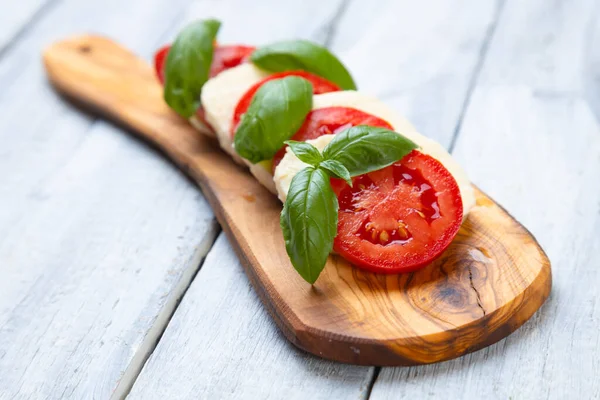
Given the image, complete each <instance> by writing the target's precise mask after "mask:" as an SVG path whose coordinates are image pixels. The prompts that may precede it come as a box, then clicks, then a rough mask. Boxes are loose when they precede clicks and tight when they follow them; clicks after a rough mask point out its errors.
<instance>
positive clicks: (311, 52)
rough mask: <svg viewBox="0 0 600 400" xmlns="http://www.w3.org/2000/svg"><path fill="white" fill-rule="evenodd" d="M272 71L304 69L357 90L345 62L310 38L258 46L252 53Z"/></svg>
mask: <svg viewBox="0 0 600 400" xmlns="http://www.w3.org/2000/svg"><path fill="white" fill-rule="evenodd" d="M250 61H252V62H253V63H254V64H255V65H256V66H257V67H260V68H262V69H265V70H267V71H270V72H284V71H295V70H302V71H306V72H310V73H312V74H315V75H318V76H321V77H323V78H325V79H327V80H328V81H330V82H333V83H335V84H336V85H338V86H339V87H340V88H341V89H344V90H356V84H355V83H354V80H353V79H352V76H351V75H350V73H349V72H348V70H347V69H346V67H344V64H342V63H341V61H340V60H338V59H337V57H336V56H334V55H333V54H331V52H329V50H327V49H326V48H325V47H323V46H320V45H318V44H316V43H312V42H309V41H307V40H289V41H284V42H278V43H273V44H271V45H268V46H263V47H259V48H258V49H256V50H255V51H254V52H253V53H252V56H251V57H250Z"/></svg>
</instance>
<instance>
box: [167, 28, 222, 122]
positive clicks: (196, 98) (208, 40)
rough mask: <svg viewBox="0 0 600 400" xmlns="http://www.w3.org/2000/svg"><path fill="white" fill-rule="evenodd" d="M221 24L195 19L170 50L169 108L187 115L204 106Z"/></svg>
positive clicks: (168, 63) (168, 66)
mask: <svg viewBox="0 0 600 400" xmlns="http://www.w3.org/2000/svg"><path fill="white" fill-rule="evenodd" d="M220 26H221V23H220V22H219V21H216V20H214V19H208V20H204V21H196V22H192V23H191V24H189V25H188V26H186V27H185V28H184V29H183V30H182V31H181V32H180V33H179V35H178V36H177V38H176V39H175V42H174V43H173V45H172V46H171V49H170V50H169V55H168V56H167V61H166V64H165V87H164V93H163V96H164V99H165V101H166V102H167V104H168V105H169V107H171V108H172V109H173V110H174V111H176V112H177V113H178V114H180V115H181V116H183V117H186V118H189V117H191V116H192V115H193V114H194V113H195V112H196V110H197V109H198V107H199V106H200V92H201V91H202V86H204V84H205V83H206V81H207V80H208V78H209V73H210V65H211V63H212V59H213V53H214V41H215V37H216V36H217V32H218V31H219V27H220Z"/></svg>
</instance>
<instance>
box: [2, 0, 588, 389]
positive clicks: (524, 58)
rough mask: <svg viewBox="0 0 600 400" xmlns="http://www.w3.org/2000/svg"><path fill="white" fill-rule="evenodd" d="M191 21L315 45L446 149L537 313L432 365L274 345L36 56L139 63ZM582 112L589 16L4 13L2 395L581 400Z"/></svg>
mask: <svg viewBox="0 0 600 400" xmlns="http://www.w3.org/2000/svg"><path fill="white" fill-rule="evenodd" d="M207 16H214V17H217V18H219V19H221V20H222V21H223V24H224V25H223V28H222V31H221V34H220V36H219V40H220V41H221V42H225V43H226V42H230V43H235V42H245V43H249V44H261V43H266V42H270V41H273V40H277V39H283V38H294V37H304V38H308V39H311V40H315V41H317V42H321V43H324V44H326V45H327V46H329V47H330V48H331V49H333V51H335V52H336V53H337V54H339V55H340V56H341V58H342V59H343V60H344V62H345V63H346V64H347V65H348V66H349V68H350V69H351V71H352V72H353V74H354V76H355V78H356V80H357V82H358V84H359V86H360V88H361V89H362V90H365V91H367V92H370V93H372V94H375V95H378V96H380V97H381V98H382V99H384V100H385V101H386V102H388V103H389V104H390V105H391V106H393V107H394V108H396V109H397V110H398V111H400V112H402V113H403V114H405V115H406V116H407V117H408V118H409V119H410V120H412V121H413V122H414V123H415V125H416V126H417V127H419V129H420V130H421V131H422V132H423V133H425V134H427V135H429V136H432V137H434V138H436V139H437V140H439V141H440V142H441V143H443V144H444V145H446V146H448V147H449V148H450V149H451V150H452V152H453V154H454V155H455V156H456V157H457V158H458V160H459V161H460V162H461V163H462V164H463V165H464V166H465V168H466V169H467V171H468V173H469V174H470V176H471V178H472V180H473V181H474V182H475V183H476V184H477V185H479V186H480V187H481V188H482V189H483V190H485V191H486V192H488V193H489V194H490V195H491V196H492V197H494V198H495V199H496V200H498V201H499V202H500V203H501V204H503V205H504V206H505V207H506V208H507V209H508V210H509V211H510V212H511V213H512V214H513V215H515V216H516V217H517V218H518V219H519V220H521V221H522V222H523V223H524V224H525V225H526V226H527V227H528V228H529V229H530V230H531V231H532V232H533V233H534V234H535V235H536V236H537V238H538V239H539V241H540V242H541V244H542V246H543V247H544V248H545V250H546V251H547V253H548V255H549V256H550V259H551V260H552V264H553V275H554V286H553V292H552V295H551V297H550V299H549V300H548V302H547V303H546V304H545V306H544V307H543V308H542V309H541V310H540V311H539V312H538V313H537V314H536V315H535V316H534V317H533V318H532V320H531V321H529V322H528V323H527V324H525V325H524V326H523V327H522V328H520V329H519V330H518V331H517V332H516V333H514V334H513V335H511V336H510V337H509V338H507V339H505V340H502V341H501V342H499V343H498V344H496V345H494V346H492V347H489V348H486V349H484V350H482V351H479V352H477V353H474V354H470V355H468V356H466V357H463V358H460V359H457V360H454V361H450V362H446V363H442V364H437V365H431V366H424V367H413V368H368V367H358V366H351V365H344V364H338V363H334V362H328V361H324V360H321V359H318V358H316V357H313V356H311V355H308V354H305V353H304V352H302V351H299V350H297V349H296V348H294V347H293V346H292V345H290V344H289V343H288V342H287V341H286V340H285V339H284V337H283V336H282V334H280V332H279V331H278V330H277V328H276V327H275V325H274V324H273V321H271V319H270V317H269V316H268V315H267V313H266V312H265V310H264V309H263V307H262V305H261V304H260V302H259V300H258V298H257V296H256V294H255V293H254V291H253V289H252V288H251V287H250V285H249V282H248V280H247V279H246V276H245V275H244V273H243V271H242V269H241V266H240V264H239V262H238V260H237V258H236V257H235V255H234V254H233V252H232V250H231V248H230V246H229V243H228V242H227V239H226V238H225V237H224V236H223V235H222V234H220V233H219V232H220V229H219V227H218V225H217V224H216V222H215V220H214V217H213V214H212V212H211V210H210V208H209V207H208V205H207V203H206V201H205V200H204V198H203V197H202V194H201V192H200V191H199V190H198V189H197V188H196V187H195V186H194V185H193V184H192V183H191V182H190V181H188V180H187V179H186V178H185V177H184V176H183V175H182V174H181V173H180V172H179V171H177V170H176V169H175V168H174V167H173V166H172V165H171V164H169V162H167V161H166V160H165V159H164V158H162V157H161V156H159V155H158V154H157V153H156V152H155V151H153V150H152V149H150V148H149V147H148V146H146V145H145V144H143V143H141V142H139V141H138V140H136V139H134V138H133V137H132V136H130V135H127V134H126V133H125V132H123V131H122V130H120V129H118V128H116V127H114V126H112V125H111V124H109V123H107V122H104V121H102V120H98V119H95V118H93V117H91V116H89V115H86V114H83V113H81V112H79V111H77V110H75V109H73V108H72V107H71V106H70V105H69V104H66V103H65V102H64V101H63V100H62V99H61V98H59V97H58V96H57V95H56V94H55V93H54V92H53V91H52V89H51V88H50V87H49V85H48V84H47V82H46V80H45V76H44V71H43V68H42V65H41V62H40V51H41V49H42V48H43V47H44V46H45V45H47V44H49V43H50V42H52V41H53V40H55V39H60V38H63V37H65V36H66V35H68V34H71V33H81V32H96V33H103V34H107V35H109V36H111V37H114V38H117V39H118V40H119V41H120V42H122V43H124V44H125V45H127V46H128V47H130V48H132V49H134V50H135V51H137V52H138V53H139V54H141V55H142V56H144V57H146V58H147V59H150V57H151V55H152V52H153V50H154V49H156V48H157V47H158V46H159V45H160V44H163V43H165V42H167V41H169V40H170V39H171V38H173V36H174V34H175V33H176V32H177V31H178V29H179V28H181V27H182V26H183V25H184V24H185V23H187V22H188V21H190V20H192V19H195V18H201V17H207ZM599 117H600V1H598V0H570V1H567V0H564V1H560V0H557V1H548V0H506V1H503V0H497V1H494V0H420V1H414V0H400V1H399V0H388V1H361V0H335V1H325V0H303V1H296V0H285V1H282V0H278V1H267V0H260V1H258V0H253V1H245V0H194V1H191V0H128V1H123V0H87V1H83V0H0V398H1V399H58V398H72V399H107V398H121V397H124V396H129V398H131V399H196V398H198V399H221V398H225V399H229V398H236V399H238V398H240V399H266V398H269V399H281V398H286V399H346V398H348V399H357V398H360V399H366V398H370V399H374V400H381V399H400V398H407V399H421V398H444V399H448V398H450V399H454V398H461V399H463V398H464V399H480V398H486V399H496V398H498V399H547V398H551V399H598V398H600V361H599V360H600V296H599V294H598V293H599V292H600V129H599V123H598V118H599Z"/></svg>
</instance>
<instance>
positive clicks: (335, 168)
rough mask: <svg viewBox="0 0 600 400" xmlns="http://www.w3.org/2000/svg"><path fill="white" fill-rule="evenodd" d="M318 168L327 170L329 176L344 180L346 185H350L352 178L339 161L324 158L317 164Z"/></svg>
mask: <svg viewBox="0 0 600 400" xmlns="http://www.w3.org/2000/svg"><path fill="white" fill-rule="evenodd" d="M319 168H322V169H324V170H325V171H327V173H328V174H329V176H333V177H334V178H340V179H343V180H345V181H346V183H347V184H348V186H350V187H352V178H351V177H350V172H349V171H348V170H347V169H346V167H344V164H342V163H341V162H339V161H336V160H325V161H323V162H321V163H320V164H319Z"/></svg>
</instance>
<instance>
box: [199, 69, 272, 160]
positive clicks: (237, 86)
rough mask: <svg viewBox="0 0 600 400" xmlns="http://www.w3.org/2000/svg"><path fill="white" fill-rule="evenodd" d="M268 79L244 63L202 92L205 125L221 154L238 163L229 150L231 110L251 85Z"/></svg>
mask: <svg viewBox="0 0 600 400" xmlns="http://www.w3.org/2000/svg"><path fill="white" fill-rule="evenodd" d="M268 75H269V73H268V72H265V71H263V70H261V69H259V68H257V67H255V66H254V65H253V64H251V63H245V64H241V65H239V66H237V67H234V68H231V69H228V70H226V71H223V72H221V73H220V74H219V75H217V76H216V77H214V78H212V79H209V80H208V82H206V83H205V84H204V87H203V88H202V96H201V103H202V107H204V113H205V116H206V121H207V122H208V123H209V124H210V125H211V126H212V127H213V128H214V130H215V133H216V135H217V139H218V140H219V144H220V145H221V147H222V148H223V150H225V151H226V152H227V153H229V154H231V155H232V156H233V157H234V159H235V160H236V161H238V162H241V160H242V159H241V157H239V156H238V155H237V154H236V153H235V151H234V149H233V141H232V139H231V132H230V129H231V121H232V119H233V113H234V111H235V107H236V106H237V104H238V102H239V101H240V99H241V98H242V96H243V95H244V93H246V92H247V91H248V89H250V87H252V85H254V84H255V83H257V82H259V81H261V80H262V79H264V78H265V77H267V76H268Z"/></svg>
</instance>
